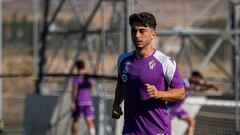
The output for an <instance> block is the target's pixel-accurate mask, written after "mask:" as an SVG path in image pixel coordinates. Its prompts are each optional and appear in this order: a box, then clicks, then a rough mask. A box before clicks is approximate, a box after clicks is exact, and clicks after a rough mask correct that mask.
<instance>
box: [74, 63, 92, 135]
mask: <svg viewBox="0 0 240 135" xmlns="http://www.w3.org/2000/svg"><path fill="white" fill-rule="evenodd" d="M75 67H76V69H77V73H78V74H86V73H87V70H86V68H85V63H84V62H83V61H81V60H79V61H76V62H75ZM92 85H93V79H92V78H89V77H83V76H76V77H74V79H73V86H72V102H71V109H72V128H71V129H72V134H73V135H76V134H77V132H78V119H79V117H80V115H81V114H83V115H84V118H85V121H86V124H87V127H88V131H89V135H95V134H96V133H95V132H96V130H95V124H94V121H93V119H94V106H93V101H92V97H91V90H92Z"/></svg>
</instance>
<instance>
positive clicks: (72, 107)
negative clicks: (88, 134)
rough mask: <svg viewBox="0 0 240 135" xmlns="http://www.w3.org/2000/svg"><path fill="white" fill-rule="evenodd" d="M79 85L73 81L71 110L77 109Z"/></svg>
mask: <svg viewBox="0 0 240 135" xmlns="http://www.w3.org/2000/svg"><path fill="white" fill-rule="evenodd" d="M77 90H78V89H77V86H76V85H75V84H74V83H73V84H72V93H71V96H72V99H71V110H72V111H75V110H76V103H75V100H76V98H77Z"/></svg>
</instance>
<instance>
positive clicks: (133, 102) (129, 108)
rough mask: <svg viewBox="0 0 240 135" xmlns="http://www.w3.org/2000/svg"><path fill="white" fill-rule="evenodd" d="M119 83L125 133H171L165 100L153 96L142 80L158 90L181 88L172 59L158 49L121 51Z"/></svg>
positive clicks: (129, 134) (162, 134)
mask: <svg viewBox="0 0 240 135" xmlns="http://www.w3.org/2000/svg"><path fill="white" fill-rule="evenodd" d="M118 68H119V75H118V76H119V83H120V84H121V85H122V90H123V91H122V92H123V98H124V115H125V116H124V127H123V134H124V135H171V123H170V119H169V115H168V112H167V107H166V104H165V101H163V100H159V99H157V100H156V99H152V98H150V97H149V95H148V94H147V89H146V86H145V85H144V84H151V85H154V86H155V87H156V88H157V89H158V90H161V91H166V90H167V89H168V88H169V87H170V88H183V80H182V77H181V75H180V73H179V70H178V68H177V65H176V63H175V61H174V60H173V59H172V58H170V57H168V56H166V55H164V54H163V53H161V52H160V51H156V50H155V51H154V53H153V54H152V55H151V56H149V57H146V58H139V57H137V56H136V55H135V52H130V53H124V54H122V55H121V56H120V57H119V60H118Z"/></svg>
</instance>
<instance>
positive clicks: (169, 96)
mask: <svg viewBox="0 0 240 135" xmlns="http://www.w3.org/2000/svg"><path fill="white" fill-rule="evenodd" d="M145 86H146V88H147V93H148V95H149V96H150V97H151V98H154V99H161V100H165V101H171V102H175V101H179V100H183V99H184V97H185V89H184V87H183V88H172V89H169V90H167V91H160V90H158V89H157V88H156V87H155V86H154V85H150V84H145Z"/></svg>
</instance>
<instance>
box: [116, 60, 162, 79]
mask: <svg viewBox="0 0 240 135" xmlns="http://www.w3.org/2000/svg"><path fill="white" fill-rule="evenodd" d="M120 72H121V76H122V80H123V82H132V81H134V82H139V83H155V82H156V81H159V80H162V79H163V78H164V76H163V70H162V65H161V64H160V63H159V62H158V61H157V60H155V59H151V60H147V61H146V60H145V61H144V60H133V61H130V60H128V61H126V62H124V63H122V65H121V69H120Z"/></svg>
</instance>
